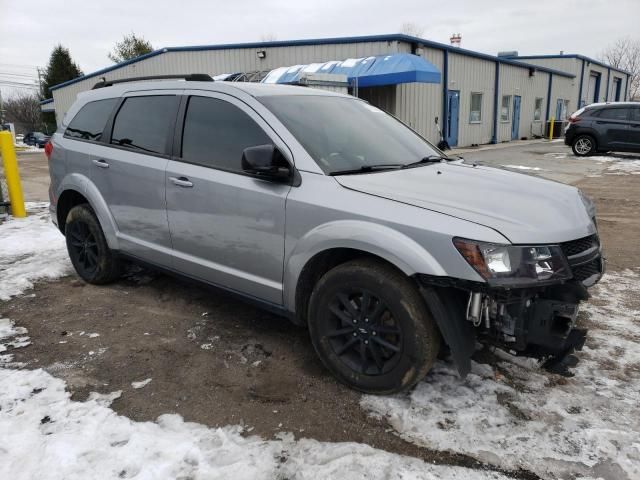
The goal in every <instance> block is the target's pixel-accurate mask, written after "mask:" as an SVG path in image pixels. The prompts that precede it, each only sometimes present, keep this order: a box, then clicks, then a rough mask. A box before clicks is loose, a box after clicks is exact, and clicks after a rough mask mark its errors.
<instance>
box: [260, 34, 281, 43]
mask: <svg viewBox="0 0 640 480" xmlns="http://www.w3.org/2000/svg"><path fill="white" fill-rule="evenodd" d="M276 40H278V36H277V35H276V34H275V33H273V32H269V33H263V34H262V35H260V41H261V42H275V41H276Z"/></svg>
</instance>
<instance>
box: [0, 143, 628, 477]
mask: <svg viewBox="0 0 640 480" xmlns="http://www.w3.org/2000/svg"><path fill="white" fill-rule="evenodd" d="M522 148H525V147H522ZM512 154H513V152H512ZM487 155H488V154H486V155H483V156H487ZM472 157H473V154H467V158H472ZM478 157H482V156H480V155H479V156H478ZM478 161H482V158H478ZM35 170H37V169H35ZM23 176H24V174H23ZM30 182H32V183H33V184H38V183H39V182H41V180H38V179H32V180H30ZM576 185H577V186H579V187H580V188H582V189H583V190H584V191H585V192H586V193H587V194H588V195H590V196H591V197H592V198H593V199H594V201H595V203H596V205H597V209H598V221H599V227H600V233H601V238H602V241H603V244H604V247H605V250H606V254H607V258H608V268H609V269H610V270H611V271H618V270H623V269H625V268H629V267H635V266H637V265H638V264H639V263H638V259H637V256H638V254H639V253H640V247H639V246H638V239H640V175H613V174H610V175H609V174H603V175H601V176H594V177H582V178H581V179H580V180H579V181H578V182H577V183H576ZM34 195H35V196H37V195H36V194H33V195H30V197H31V198H33V199H37V198H34ZM29 293H30V294H27V295H24V296H22V297H19V298H16V299H14V300H12V301H9V302H4V303H0V318H1V317H8V318H11V319H12V320H14V321H15V322H16V324H18V325H22V326H24V327H26V328H27V329H28V331H29V336H30V337H31V341H32V345H30V346H29V347H28V348H24V349H20V350H16V351H15V352H14V353H15V357H16V358H15V359H16V361H19V362H25V363H26V364H27V367H28V368H37V367H43V368H45V369H46V370H47V371H49V372H50V373H52V374H54V375H56V376H59V377H61V378H63V379H65V380H66V381H67V383H68V388H69V389H70V390H71V391H72V392H73V394H74V398H75V399H80V400H81V399H84V398H85V397H86V396H87V395H88V394H89V392H91V391H99V392H105V393H106V392H111V391H114V390H122V391H123V394H122V396H121V397H120V398H119V399H117V400H116V401H115V402H114V403H113V405H112V408H113V409H114V410H115V411H117V412H118V413H121V414H123V415H126V416H128V417H130V418H132V419H134V420H154V419H155V418H156V417H157V416H158V415H160V414H163V413H169V412H175V413H179V414H181V415H182V416H183V417H184V418H185V419H186V420H189V421H195V422H199V423H203V424H206V425H210V426H222V425H226V424H246V425H248V426H250V428H251V433H252V434H254V433H257V434H260V435H262V436H264V437H265V438H270V437H272V436H273V435H274V434H275V433H277V432H279V431H289V432H293V433H294V434H296V435H300V436H305V437H310V438H315V439H317V440H323V441H325V440H326V441H355V442H362V443H366V444H369V445H372V446H374V447H377V448H381V449H384V450H387V451H390V452H397V453H402V454H406V455H410V456H415V457H419V458H423V459H425V460H428V461H435V462H438V463H451V464H460V465H479V464H478V463H477V462H476V461H475V460H473V459H471V458H470V457H465V456H463V455H457V454H449V453H442V452H434V451H430V450H427V449H424V448H421V447H419V446H416V445H414V444H412V443H408V442H406V441H404V440H402V439H401V438H399V437H398V436H396V435H395V434H393V433H392V432H391V429H390V428H389V426H388V425H387V424H386V422H383V421H379V420H375V419H373V418H371V417H369V416H367V414H366V412H365V411H364V410H363V409H362V408H361V407H360V405H359V402H360V398H361V396H360V395H359V394H357V393H355V392H353V391H351V390H349V389H347V388H345V387H344V386H342V385H340V384H338V383H336V382H335V381H334V380H333V378H332V377H331V376H330V375H329V374H328V373H327V372H326V371H325V370H324V369H323V367H322V365H321V364H320V362H319V360H318V359H317V358H316V356H315V353H314V352H313V348H312V346H311V343H310V341H309V339H308V336H307V333H306V331H305V330H304V329H301V328H297V327H294V326H293V325H292V324H290V323H289V322H288V321H287V320H285V319H281V318H278V317H276V316H273V315H271V314H269V313H265V312H263V311H260V310H258V309H256V308H254V307H252V306H250V305H247V304H245V303H242V302H240V301H238V300H236V299H234V298H230V297H229V296H228V295H226V294H224V293H220V292H218V291H215V290H212V289H207V288H203V287H201V286H198V285H193V284H189V283H185V282H183V281H179V280H176V279H173V278H170V277H167V276H165V275H161V274H156V273H153V272H149V271H145V270H140V269H136V268H134V269H132V271H131V272H130V273H129V274H128V275H127V277H126V278H124V279H123V280H122V281H120V282H118V283H116V284H114V285H110V286H106V287H95V286H91V285H86V284H84V283H83V282H81V281H80V280H78V279H77V278H76V277H74V276H70V277H66V278H63V279H61V280H59V281H56V282H50V283H42V284H39V285H38V286H37V287H36V288H34V289H33V291H32V292H29ZM95 334H98V335H95ZM479 361H483V362H484V361H491V359H488V360H487V359H486V358H483V359H481V360H479ZM149 378H151V379H152V381H151V382H150V383H149V384H148V385H146V386H144V387H143V388H139V389H135V388H133V387H132V385H131V383H132V382H138V381H142V380H145V379H149ZM483 468H488V469H496V470H498V468H497V467H492V466H491V465H488V466H485V467H483ZM510 473H511V474H512V475H513V476H514V477H516V478H536V477H535V475H533V474H531V473H529V472H525V471H516V472H510Z"/></svg>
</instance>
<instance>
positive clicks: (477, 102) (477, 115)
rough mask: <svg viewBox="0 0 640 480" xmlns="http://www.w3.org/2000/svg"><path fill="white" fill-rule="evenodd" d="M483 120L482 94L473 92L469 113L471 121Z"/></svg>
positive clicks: (478, 121)
mask: <svg viewBox="0 0 640 480" xmlns="http://www.w3.org/2000/svg"><path fill="white" fill-rule="evenodd" d="M480 122H482V94H481V93H475V92H474V93H471V110H470V113H469V123H480Z"/></svg>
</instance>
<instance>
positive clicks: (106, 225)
mask: <svg viewBox="0 0 640 480" xmlns="http://www.w3.org/2000/svg"><path fill="white" fill-rule="evenodd" d="M68 190H74V191H76V192H78V193H79V194H81V195H82V196H83V197H85V198H86V199H87V201H88V202H89V205H91V208H93V211H94V212H95V214H96V216H97V217H98V221H99V222H100V226H101V227H102V232H103V233H104V236H105V239H106V240H107V245H109V248H110V249H112V250H118V237H117V235H116V232H117V231H118V227H117V225H116V222H115V220H114V218H113V215H111V211H110V210H109V207H108V206H107V202H105V200H104V198H103V197H102V195H101V194H100V190H98V187H96V186H95V184H94V183H93V182H92V181H91V179H89V178H88V177H87V176H86V175H82V174H81V173H71V174H69V175H66V176H65V177H64V179H63V180H62V182H60V186H59V187H58V192H56V193H57V195H56V198H58V199H59V198H60V197H61V196H62V195H63V194H64V192H65V191H68Z"/></svg>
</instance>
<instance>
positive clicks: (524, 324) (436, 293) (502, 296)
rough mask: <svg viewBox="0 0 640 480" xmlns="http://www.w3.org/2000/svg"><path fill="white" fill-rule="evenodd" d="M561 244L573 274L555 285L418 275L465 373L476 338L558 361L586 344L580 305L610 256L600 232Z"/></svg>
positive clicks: (428, 302)
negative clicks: (516, 285) (525, 285)
mask: <svg viewBox="0 0 640 480" xmlns="http://www.w3.org/2000/svg"><path fill="white" fill-rule="evenodd" d="M562 247H563V252H564V254H565V256H566V259H567V262H568V264H569V266H570V268H571V272H572V278H571V279H570V280H567V281H562V282H558V283H555V284H547V285H544V286H539V287H534V288H509V287H506V286H499V287H497V286H491V285H490V284H488V283H480V282H466V281H460V280H455V279H443V278H442V277H429V276H425V275H420V276H419V282H420V285H421V286H422V288H421V291H422V293H423V296H424V297H425V300H426V302H427V304H428V305H429V306H430V308H431V310H432V312H431V313H432V315H433V316H434V318H435V319H436V322H437V323H438V326H439V327H440V330H441V332H442V335H443V337H444V340H445V342H446V343H447V344H448V345H449V347H450V348H451V353H452V356H453V359H454V361H455V363H456V365H457V367H458V371H459V372H460V374H461V375H465V374H466V373H468V372H469V370H470V366H471V363H470V358H471V355H472V354H473V352H474V350H475V341H476V340H477V341H480V342H481V343H483V344H487V345H492V346H497V347H499V348H501V349H503V350H506V351H507V352H509V353H511V354H513V355H522V356H528V357H534V358H539V359H544V360H547V361H548V362H549V363H554V364H557V363H558V362H561V361H562V360H563V359H564V358H565V357H567V356H568V355H570V354H571V353H572V352H573V351H575V350H581V349H582V347H583V345H584V343H585V340H586V334H587V330H586V329H584V328H578V326H577V324H576V319H577V316H578V308H579V304H580V302H582V301H584V300H587V299H588V298H589V294H588V292H587V288H588V287H591V286H593V285H595V284H596V283H597V282H598V281H599V280H600V278H601V277H602V275H603V273H604V270H605V260H604V258H603V256H602V252H601V248H600V243H599V240H598V237H597V235H593V236H591V237H586V238H583V239H579V240H576V241H573V242H567V243H566V244H563V245H562ZM451 287H453V288H451ZM438 303H440V305H438ZM434 305H435V307H434Z"/></svg>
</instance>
